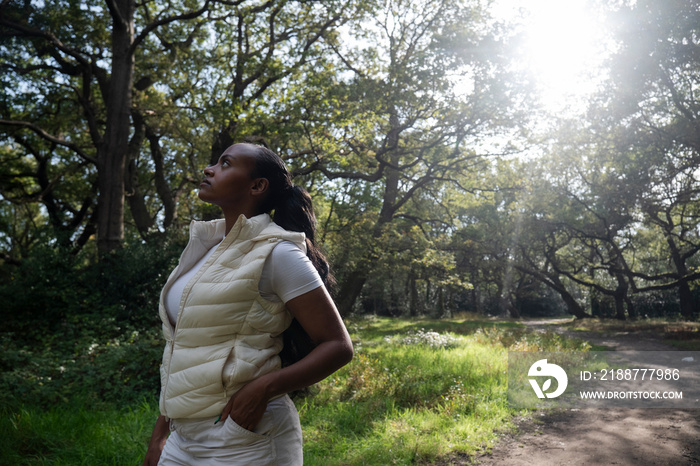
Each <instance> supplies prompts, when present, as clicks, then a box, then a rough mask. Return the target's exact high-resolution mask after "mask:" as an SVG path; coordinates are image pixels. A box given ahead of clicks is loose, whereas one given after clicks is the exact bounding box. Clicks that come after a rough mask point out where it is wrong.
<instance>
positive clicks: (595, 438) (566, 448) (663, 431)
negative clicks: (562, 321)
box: [469, 321, 700, 466]
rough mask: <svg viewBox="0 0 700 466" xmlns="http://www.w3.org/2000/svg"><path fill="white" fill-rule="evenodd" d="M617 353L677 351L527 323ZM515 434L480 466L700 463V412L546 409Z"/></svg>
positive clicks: (640, 340)
mask: <svg viewBox="0 0 700 466" xmlns="http://www.w3.org/2000/svg"><path fill="white" fill-rule="evenodd" d="M527 324H528V325H530V326H531V327H532V329H533V331H537V330H544V329H545V328H547V329H550V330H553V331H557V332H558V333H562V334H565V335H566V336H572V337H575V338H579V339H583V340H587V341H589V342H590V343H592V344H595V345H602V346H606V347H609V348H610V349H615V350H617V351H673V350H674V348H672V347H670V346H667V345H664V344H663V343H661V342H660V341H659V339H658V338H656V337H654V336H653V335H649V334H642V333H636V332H635V333H625V332H618V333H614V334H609V335H601V334H598V333H594V332H586V333H584V332H568V331H564V330H562V329H561V328H560V327H556V326H551V325H546V326H545V322H537V321H532V322H527ZM516 425H517V431H516V432H515V434H509V435H506V436H504V437H503V438H502V440H501V441H500V442H499V443H498V444H497V445H496V446H495V447H494V448H493V449H492V450H491V452H489V453H484V454H482V455H480V456H478V457H476V458H473V459H472V461H471V463H469V464H474V465H503V466H524V465H533V466H535V465H536V466H550V465H551V466H560V465H629V466H632V465H634V466H639V465H692V464H700V409H690V410H677V409H578V410H577V409H568V410H560V411H551V410H542V411H537V412H535V413H534V414H533V416H532V418H531V419H520V420H518V421H516Z"/></svg>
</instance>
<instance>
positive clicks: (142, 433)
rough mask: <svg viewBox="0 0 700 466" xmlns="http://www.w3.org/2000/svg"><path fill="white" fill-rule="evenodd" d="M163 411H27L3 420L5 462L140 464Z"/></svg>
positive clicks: (0, 447)
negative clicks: (158, 417) (159, 413)
mask: <svg viewBox="0 0 700 466" xmlns="http://www.w3.org/2000/svg"><path fill="white" fill-rule="evenodd" d="M157 416H158V412H157V410H156V408H155V406H150V405H148V404H143V405H142V406H136V407H134V408H131V409H120V408H118V407H115V406H102V407H91V406H86V405H83V404H82V403H80V402H73V403H71V404H66V405H62V406H58V407H56V408H54V409H50V410H42V409H36V408H31V407H29V406H28V407H25V408H23V409H21V410H19V411H14V412H5V413H3V415H2V418H0V432H2V433H3V435H2V436H0V464H4V465H56V466H62V465H85V466H94V465H105V466H108V465H137V464H141V462H142V461H143V455H144V454H145V445H146V443H147V441H148V439H149V438H150V436H151V431H152V429H153V424H154V422H155V419H156V417H157Z"/></svg>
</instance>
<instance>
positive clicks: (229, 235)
mask: <svg viewBox="0 0 700 466" xmlns="http://www.w3.org/2000/svg"><path fill="white" fill-rule="evenodd" d="M204 176H205V178H204V180H203V181H202V183H201V185H200V190H199V197H200V199H202V200H203V201H205V202H209V203H212V204H216V205H218V206H219V207H221V209H222V211H223V214H224V219H223V220H215V221H213V222H192V225H191V227H190V241H189V243H188V245H187V247H186V248H185V250H184V251H183V253H182V256H181V258H180V263H179V264H178V266H177V267H176V268H175V270H174V271H173V272H172V274H171V275H170V277H169V278H168V281H167V283H166V285H165V286H164V288H163V291H162V293H161V301H160V303H161V304H160V316H161V319H162V321H163V334H164V336H165V339H166V346H165V351H164V354H163V364H162V365H161V394H160V411H161V415H160V417H159V418H158V420H157V422H156V426H155V428H154V431H153V435H152V438H151V441H150V443H149V447H148V451H147V453H146V459H145V461H144V464H145V465H156V464H160V465H173V464H181V465H224V464H226V465H243V464H246V465H248V464H254V465H256V466H257V465H265V464H269V465H278V464H284V465H287V464H291V465H301V464H302V444H301V427H300V424H299V416H298V414H297V412H296V409H295V408H294V405H293V403H292V402H291V401H290V399H289V397H288V396H287V393H289V392H292V391H295V390H298V389H301V388H304V387H307V386H309V385H312V384H314V383H316V382H318V381H320V380H322V379H324V378H325V377H327V376H329V375H330V374H332V373H333V372H335V371H336V370H338V369H339V368H340V367H342V366H343V365H345V364H347V363H348V362H349V361H350V360H351V359H352V356H353V349H352V343H351V341H350V337H349V335H348V333H347V330H346V328H345V326H344V324H343V322H342V320H341V318H340V315H339V314H338V311H337V309H336V307H335V304H334V303H333V301H332V300H331V298H330V296H329V294H328V291H327V290H326V287H325V286H324V281H327V280H329V279H330V277H329V274H328V264H327V262H326V261H325V259H324V257H323V255H322V254H321V253H320V251H319V250H318V249H317V247H316V245H315V242H314V227H315V217H314V214H313V209H312V206H311V198H310V197H309V194H308V193H307V192H306V191H304V190H303V189H302V188H299V187H296V186H293V185H292V183H291V177H290V174H289V172H288V171H287V169H286V167H285V166H284V163H283V162H282V160H281V159H280V158H279V157H278V156H277V155H276V154H274V153H273V152H272V151H270V150H268V149H266V148H264V147H260V146H256V145H252V144H235V145H233V146H231V147H229V148H228V149H226V150H225V151H224V153H223V154H222V155H221V158H220V159H219V161H218V163H217V164H216V165H214V166H210V167H207V168H206V169H205V170H204ZM272 211H274V220H275V221H274V222H272V221H271V219H270V216H269V214H270V213H271V212H272ZM292 318H293V319H294V320H296V321H297V323H298V324H299V325H300V326H301V328H302V329H303V330H304V331H305V333H306V334H307V335H308V337H309V338H310V339H311V340H312V341H313V343H314V344H315V346H314V347H313V349H312V350H311V351H310V352H309V353H308V354H306V355H305V356H304V357H302V358H301V359H299V360H297V361H296V362H292V363H290V364H289V365H286V366H285V367H282V364H281V358H280V356H279V353H280V351H281V350H282V347H283V343H282V333H283V332H284V331H285V330H286V329H288V327H289V326H290V323H291V321H292ZM295 343H299V342H295ZM287 346H288V347H287V348H285V350H289V346H294V345H287ZM168 434H170V435H169V436H168ZM166 439H167V441H166Z"/></svg>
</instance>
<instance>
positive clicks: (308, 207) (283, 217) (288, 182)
mask: <svg viewBox="0 0 700 466" xmlns="http://www.w3.org/2000/svg"><path fill="white" fill-rule="evenodd" d="M256 147H257V149H258V154H257V157H256V158H255V167H254V169H253V172H252V173H251V177H252V178H266V179H267V180H268V183H269V187H268V190H269V192H268V194H267V196H266V198H265V199H264V200H263V201H262V202H261V205H260V206H259V208H258V213H259V214H262V213H268V214H272V219H273V220H274V222H275V223H276V224H277V225H279V226H280V227H282V228H284V229H285V230H288V231H297V232H301V233H304V234H305V235H306V256H307V257H308V258H309V260H310V261H311V263H312V264H313V266H314V268H315V269H316V270H317V271H318V274H319V275H320V277H321V280H322V281H323V284H324V285H325V286H326V288H328V289H332V288H333V287H334V286H335V279H334V277H333V274H332V273H331V270H330V266H329V264H328V261H327V260H326V258H325V256H324V255H323V253H322V252H321V250H320V248H319V247H318V246H317V244H316V215H315V214H314V209H313V202H312V200H311V196H310V195H309V193H308V192H307V191H306V190H305V189H304V188H302V187H300V186H294V184H293V183H292V177H291V175H290V173H289V171H288V170H287V167H286V166H285V165H284V162H283V161H282V159H281V158H280V157H279V156H278V155H277V154H275V153H274V152H272V151H271V150H270V149H268V148H266V147H263V146H256ZM282 338H283V341H284V347H283V348H282V351H281V352H280V358H281V359H282V367H285V366H289V365H291V364H293V363H295V362H297V361H299V360H300V359H302V358H304V357H305V356H306V355H307V354H309V353H310V352H311V351H312V350H313V349H314V348H315V347H316V344H315V343H314V342H313V340H311V338H310V337H309V335H308V334H307V333H306V331H304V329H303V327H302V326H301V325H300V324H299V322H297V320H296V319H293V320H292V323H291V325H290V326H289V328H288V329H287V330H285V331H284V333H283V335H282ZM295 394H308V390H305V389H304V390H300V391H299V392H295ZM293 395H294V394H293Z"/></svg>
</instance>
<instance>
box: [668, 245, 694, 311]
mask: <svg viewBox="0 0 700 466" xmlns="http://www.w3.org/2000/svg"><path fill="white" fill-rule="evenodd" d="M666 242H667V243H668V246H669V248H670V250H671V259H672V260H673V264H674V265H675V267H676V272H677V273H678V277H679V278H683V277H685V276H686V275H688V267H687V266H686V264H685V260H684V259H683V257H681V253H680V251H679V250H678V246H677V245H676V242H675V241H673V238H672V237H671V235H670V234H668V233H667V236H666ZM678 301H679V304H680V307H681V315H682V316H683V317H684V318H686V319H692V318H693V317H694V316H695V314H696V313H697V308H696V305H695V302H694V301H693V294H692V293H691V291H690V286H689V285H688V282H685V281H684V282H681V283H680V285H678Z"/></svg>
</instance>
